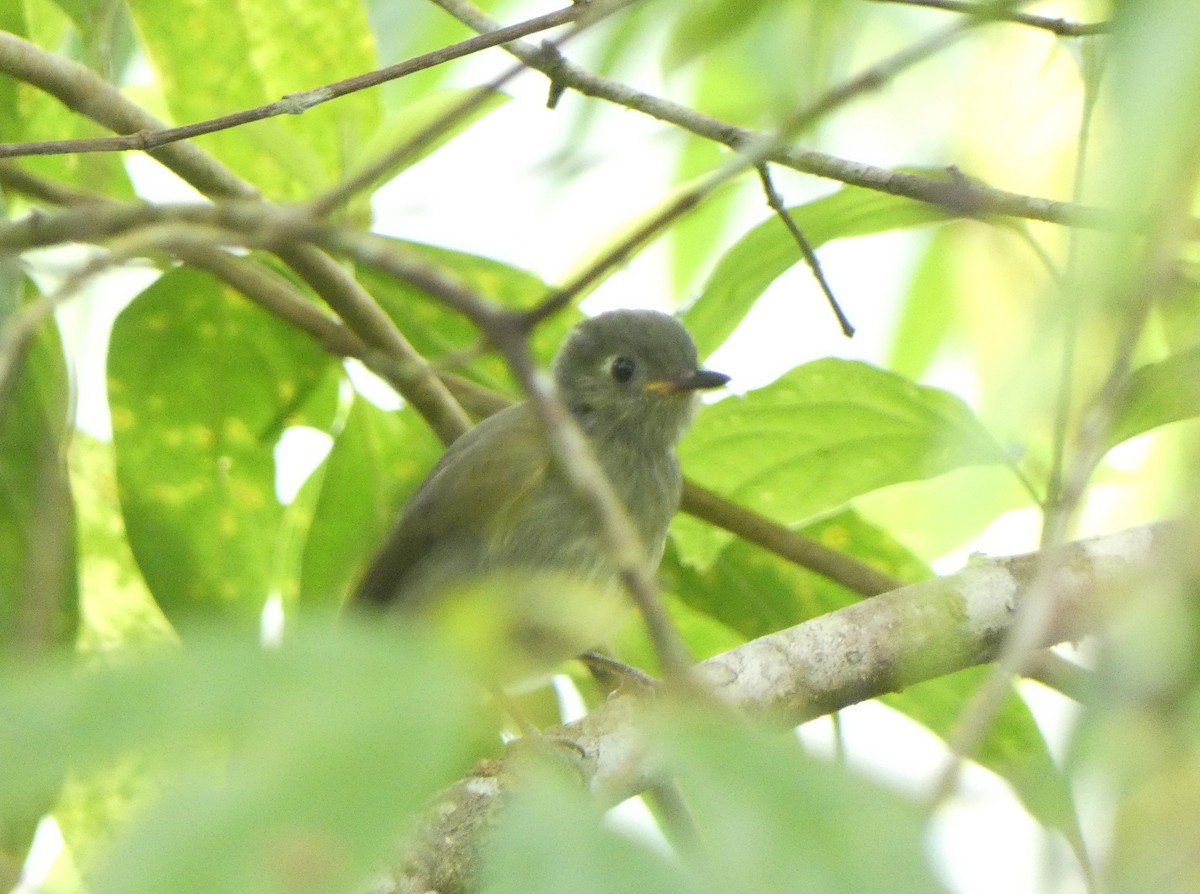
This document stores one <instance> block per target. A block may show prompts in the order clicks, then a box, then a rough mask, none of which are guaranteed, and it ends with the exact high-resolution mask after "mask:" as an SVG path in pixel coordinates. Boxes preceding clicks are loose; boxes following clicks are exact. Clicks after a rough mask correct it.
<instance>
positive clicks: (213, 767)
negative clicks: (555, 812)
mask: <svg viewBox="0 0 1200 894" xmlns="http://www.w3.org/2000/svg"><path fill="white" fill-rule="evenodd" d="M0 716H3V717H5V718H6V720H7V721H8V722H6V723H5V724H3V728H2V729H0V763H2V764H3V766H5V767H20V768H21V772H20V773H4V774H0V822H2V821H3V820H4V819H5V818H6V817H8V816H11V815H13V814H14V813H15V812H17V811H19V810H21V809H23V808H24V807H26V806H28V805H30V804H34V803H38V802H39V801H40V799H42V798H43V797H44V796H45V794H46V792H47V791H48V790H52V789H53V787H54V785H55V780H56V779H57V778H58V777H59V776H60V775H61V774H62V773H63V772H64V771H65V770H66V769H67V768H70V770H71V771H72V773H73V774H76V775H78V776H89V775H91V774H95V773H97V772H104V771H106V770H107V769H108V768H110V767H112V766H113V765H114V764H116V763H118V762H120V761H122V760H124V759H126V758H127V757H128V756H129V755H131V754H132V755H138V756H140V757H141V758H143V760H144V761H145V762H146V765H147V766H148V767H152V768H155V772H156V773H157V778H158V779H160V780H161V782H162V785H161V787H160V795H159V797H157V798H156V799H154V800H153V801H152V802H151V803H149V804H144V805H143V806H142V808H141V809H139V810H138V811H137V812H136V815H135V817H134V818H133V819H132V820H131V821H130V822H128V823H127V824H126V825H125V826H124V827H123V828H121V829H119V830H117V836H116V841H115V843H114V845H113V846H112V848H111V850H110V851H109V853H107V854H106V855H105V856H106V859H104V860H103V861H101V865H99V866H95V867H91V868H92V870H93V873H92V874H93V875H94V882H93V884H92V885H90V886H89V889H90V890H94V891H97V892H101V894H104V892H118V891H119V892H122V894H143V892H144V894H149V892H162V891H256V892H261V894H270V892H276V891H278V892H285V891H287V892H294V891H297V890H321V891H333V890H355V889H357V888H358V887H359V886H360V885H361V884H362V883H363V882H364V881H365V879H366V877H367V876H368V875H369V873H371V872H372V871H373V870H374V869H376V868H377V866H378V865H380V864H381V863H382V862H383V861H384V860H385V859H386V857H387V856H388V855H389V854H390V853H391V852H392V850H393V848H394V847H395V845H396V841H397V840H398V839H399V837H400V835H402V834H403V833H404V832H405V831H407V830H408V828H409V826H410V823H411V822H412V818H413V816H414V815H415V813H416V812H417V811H419V810H421V809H422V808H423V807H424V806H425V805H426V803H427V801H428V799H429V798H430V797H431V796H432V795H433V794H434V793H435V792H436V791H437V790H438V789H439V788H440V787H442V786H444V785H446V784H448V783H449V782H450V781H452V780H453V779H455V778H457V777H458V776H459V775H460V774H461V773H462V772H463V771H464V770H465V769H466V768H467V766H468V765H469V763H470V762H471V761H472V760H473V759H474V758H475V757H476V756H477V755H478V754H479V753H480V751H481V747H482V744H483V741H484V740H483V734H482V732H481V730H480V728H479V726H478V724H477V718H478V717H479V716H480V712H479V711H478V693H477V691H476V689H475V687H474V685H473V684H472V683H471V681H470V680H469V679H467V678H465V677H464V675H463V674H462V671H461V668H460V667H459V666H457V665H456V664H455V663H454V662H452V661H451V660H449V659H448V658H447V657H446V655H445V653H444V652H442V651H441V650H439V649H438V648H436V647H435V646H434V644H433V643H432V642H430V641H429V640H428V639H425V638H422V637H421V635H420V634H419V632H418V631H415V630H408V631H406V632H405V633H404V635H401V633H400V632H399V631H396V630H390V629H384V628H382V627H380V628H378V629H373V630H366V629H359V628H358V627H357V626H354V625H345V624H343V625H338V626H337V627H336V628H334V629H325V630H321V631H311V632H309V633H308V634H307V635H303V636H300V635H294V636H289V638H288V640H287V641H286V642H285V643H284V645H283V647H282V648H280V649H278V650H275V651H264V650H262V649H260V648H258V647H257V646H256V645H255V644H253V643H249V642H246V641H245V640H244V638H240V637H239V638H235V637H232V636H230V635H228V634H226V635H225V636H224V637H217V636H196V637H195V638H194V640H193V641H192V642H191V644H190V645H189V648H187V649H186V650H184V649H160V650H155V651H153V652H150V653H147V654H145V655H143V656H141V657H137V656H127V657H126V660H124V661H121V662H114V663H111V664H97V665H93V666H92V667H91V668H90V669H88V670H87V671H86V672H83V673H80V672H78V670H77V669H75V670H73V669H71V668H67V667H54V666H49V667H43V668H41V669H38V670H36V671H31V670H30V669H29V668H27V667H26V668H21V669H15V668H13V669H8V670H7V673H6V674H4V675H3V676H2V677H0Z"/></svg>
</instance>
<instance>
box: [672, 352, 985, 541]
mask: <svg viewBox="0 0 1200 894" xmlns="http://www.w3.org/2000/svg"><path fill="white" fill-rule="evenodd" d="M680 459H681V461H682V463H683V468H684V470H685V471H686V472H687V474H688V475H690V476H692V477H693V478H695V479H696V480H697V481H699V482H701V483H702V484H704V485H705V486H706V487H709V488H711V489H713V490H715V491H718V492H719V493H721V494H723V495H724V496H727V497H729V498H730V499H732V500H735V501H736V502H738V503H742V504H743V505H745V506H748V507H749V508H751V509H754V510H757V511H759V512H762V513H763V514H765V515H767V516H768V517H770V518H772V519H774V520H775V521H778V522H780V523H782V524H786V525H792V524H796V523H798V522H801V521H805V520H807V519H811V518H812V517H813V516H815V515H818V514H822V513H828V512H831V511H833V510H835V509H837V508H839V507H841V506H842V505H843V504H845V503H846V502H847V501H848V500H851V499H853V498H854V497H856V496H859V495H861V494H865V493H868V492H870V491H873V490H875V489H877V488H881V487H885V486H887V485H889V484H896V483H899V482H902V481H913V480H918V479H922V478H929V477H932V476H935V475H940V474H942V473H944V472H947V471H949V470H951V469H954V468H957V467H959V466H964V465H972V464H984V463H1002V462H1005V457H1004V455H1003V454H1002V453H1001V451H1000V449H999V448H998V447H997V446H996V445H995V443H994V442H993V441H992V439H991V438H990V436H989V435H988V433H987V431H986V430H984V428H983V427H982V426H981V425H980V423H979V422H978V420H977V419H976V418H975V416H974V415H973V414H972V413H971V411H970V410H969V409H968V408H967V406H966V405H965V404H964V403H963V402H962V401H961V400H959V399H958V398H957V397H955V396H953V395H951V394H949V393H948V392H945V391H941V390H939V389H936V388H929V387H925V386H921V385H916V384H914V383H912V382H910V381H909V380H907V379H904V378H902V377H901V376H897V375H895V374H893V373H889V372H885V371H884V370H881V369H878V368H876V367H873V366H869V365H867V364H865V363H860V362H857V361H847V360H837V359H832V358H827V359H824V360H817V361H814V362H812V363H807V364H804V365H803V366H799V367H797V368H795V369H793V370H792V371H791V372H789V373H787V374H786V375H784V376H783V377H781V378H780V379H778V380H777V381H775V382H773V383H772V384H770V385H768V386H767V387H765V388H761V389H759V390H757V391H752V392H750V393H749V394H747V395H746V396H745V397H736V398H727V399H725V400H723V401H720V402H719V403H717V404H715V405H713V406H710V407H706V408H705V409H704V412H702V413H701V414H700V417H699V419H698V420H697V422H696V425H695V426H694V428H693V429H692V431H691V433H690V434H688V436H687V437H685V438H684V440H683V443H682V444H681V445H680ZM696 534H697V536H696V537H694V538H692V537H689V538H687V539H686V540H681V545H680V549H681V552H682V553H683V555H684V559H685V560H686V561H701V562H703V561H705V560H707V559H710V558H711V557H712V555H713V554H714V551H715V549H716V548H718V547H719V546H720V545H721V544H722V543H723V542H725V541H726V540H727V539H728V538H727V537H726V536H723V535H721V534H720V533H719V532H713V533H712V534H711V536H708V537H705V536H701V533H700V532H698V531H697V532H696Z"/></svg>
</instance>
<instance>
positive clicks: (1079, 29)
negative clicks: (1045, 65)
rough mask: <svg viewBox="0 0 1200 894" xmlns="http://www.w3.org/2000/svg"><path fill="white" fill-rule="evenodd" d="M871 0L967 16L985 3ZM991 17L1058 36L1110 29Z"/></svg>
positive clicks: (1021, 15)
mask: <svg viewBox="0 0 1200 894" xmlns="http://www.w3.org/2000/svg"><path fill="white" fill-rule="evenodd" d="M873 2H875V3H895V4H899V5H902V6H923V7H925V8H927V9H941V10H945V11H947V12H957V13H963V14H965V15H969V16H977V15H979V14H980V11H981V10H982V8H983V7H984V6H985V5H986V4H983V3H978V2H962V0H873ZM993 17H994V18H996V19H1000V20H1003V21H1008V22H1014V23H1016V24H1018V25H1028V26H1029V27H1030V28H1040V29H1041V30H1043V31H1049V32H1051V33H1052V34H1057V35H1058V36H1059V37H1094V36H1096V35H1100V34H1107V33H1108V32H1109V31H1111V30H1112V26H1111V25H1110V24H1109V23H1108V22H1069V21H1067V20H1066V19H1052V18H1050V17H1049V16H1039V15H1032V14H1030V13H1025V12H1009V13H1005V14H1003V15H996V16H993Z"/></svg>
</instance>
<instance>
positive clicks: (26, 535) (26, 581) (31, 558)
mask: <svg viewBox="0 0 1200 894" xmlns="http://www.w3.org/2000/svg"><path fill="white" fill-rule="evenodd" d="M0 276H3V282H0V323H2V322H5V321H6V318H7V317H8V315H9V314H11V313H15V312H16V310H17V307H18V304H19V302H18V298H19V296H20V295H21V294H22V290H23V289H24V286H25V284H24V283H23V282H22V281H21V279H20V277H19V276H17V275H16V274H15V272H14V271H13V269H12V267H11V266H9V265H5V266H4V267H0ZM37 297H38V296H37V295H36V292H34V290H33V289H32V288H29V289H28V298H27V300H36V299H37ZM20 304H25V302H20ZM26 306H27V305H26ZM3 347H7V346H3ZM0 354H3V355H4V362H5V363H7V362H16V363H17V364H18V367H17V370H16V376H15V381H13V383H12V386H11V389H12V390H11V392H10V393H8V394H3V395H0V402H2V404H0V406H2V411H0V654H3V653H7V652H29V653H32V652H39V651H42V650H44V649H46V648H48V647H50V646H53V645H62V644H70V643H73V642H74V638H75V631H76V626H77V624H78V620H79V609H78V601H79V592H78V579H77V568H76V561H77V557H76V542H75V508H74V503H73V500H72V496H71V489H70V485H69V483H68V480H67V469H66V460H65V457H64V453H63V451H64V437H65V436H66V428H67V420H68V414H69V404H70V397H69V386H68V381H67V371H66V364H65V361H64V359H63V352H62V344H61V343H60V341H59V337H58V329H57V328H56V327H55V326H54V324H53V323H52V322H51V323H44V324H43V325H42V329H41V331H40V332H39V333H38V335H37V337H36V338H35V339H34V341H33V344H32V345H31V346H30V348H29V352H28V354H27V355H26V356H25V358H24V360H23V362H22V361H21V360H20V358H18V357H16V356H15V355H14V354H12V353H11V352H10V351H0Z"/></svg>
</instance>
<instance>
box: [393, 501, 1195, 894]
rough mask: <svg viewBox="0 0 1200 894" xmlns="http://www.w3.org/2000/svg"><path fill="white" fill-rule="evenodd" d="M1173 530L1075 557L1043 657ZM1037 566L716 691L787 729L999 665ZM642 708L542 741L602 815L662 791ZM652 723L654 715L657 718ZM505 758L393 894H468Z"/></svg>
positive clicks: (853, 616)
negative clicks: (575, 771) (575, 759)
mask: <svg viewBox="0 0 1200 894" xmlns="http://www.w3.org/2000/svg"><path fill="white" fill-rule="evenodd" d="M1180 533H1181V532H1180V530H1179V527H1178V525H1176V524H1171V523H1166V524H1158V525H1152V526H1148V527H1142V528H1131V529H1129V530H1126V531H1121V532H1119V533H1116V534H1109V535H1107V536H1104V537H1097V538H1093V539H1091V540H1084V541H1079V542H1077V543H1071V544H1067V545H1066V546H1064V547H1061V548H1060V549H1059V550H1057V551H1056V552H1055V553H1054V554H1053V555H1052V556H1050V557H1049V558H1051V559H1052V560H1053V565H1054V567H1055V569H1056V570H1055V575H1054V587H1053V597H1054V613H1055V619H1056V624H1055V625H1054V626H1053V627H1052V628H1050V629H1047V630H1046V631H1044V637H1043V641H1042V643H1041V645H1050V644H1053V643H1055V642H1060V641H1063V640H1066V639H1071V638H1076V637H1079V636H1082V635H1084V634H1085V633H1087V632H1089V631H1091V630H1092V629H1093V628H1094V626H1095V624H1096V619H1095V615H1096V611H1095V610H1096V608H1097V606H1096V604H1095V603H1096V602H1097V597H1098V596H1100V595H1103V594H1104V593H1106V592H1108V591H1111V590H1113V589H1115V588H1117V587H1120V586H1123V585H1126V584H1128V583H1130V582H1131V581H1132V580H1135V579H1138V577H1139V573H1140V575H1144V573H1145V571H1146V568H1147V567H1151V566H1152V563H1153V561H1154V560H1155V558H1156V557H1158V558H1161V556H1160V554H1161V553H1165V552H1166V551H1167V550H1169V549H1170V548H1172V547H1176V548H1177V547H1179V546H1180V545H1181V544H1180V543H1179V542H1177V540H1178V539H1179V537H1178V535H1179V534H1180ZM1043 558H1044V557H1042V556H1039V555H1038V554H1030V555H1023V556H1011V557H1006V558H1000V559H986V560H977V561H975V562H973V563H972V564H971V565H969V566H968V567H967V568H966V569H965V570H963V571H961V572H959V573H958V574H954V575H950V576H948V577H945V578H940V579H938V580H932V581H927V582H925V583H920V584H914V585H912V586H909V587H905V588H903V589H900V590H894V591H892V592H890V593H887V594H884V595H881V596H878V597H876V598H875V599H871V600H868V601H866V602H860V603H856V604H855V605H851V606H848V607H847V608H844V609H841V610H839V611H836V612H832V613H830V614H827V615H822V616H821V617H818V618H814V619H812V620H810V621H807V622H805V623H803V624H800V625H799V626H796V627H792V628H790V629H788V630H783V631H780V632H778V633H773V634H770V635H768V636H764V637H761V638H760V639H756V640H753V641H751V642H748V643H746V644H744V645H742V646H739V647H738V648H736V649H733V650H732V651H730V652H726V653H725V654H724V655H718V656H717V657H715V658H711V659H709V660H708V661H705V662H703V663H702V664H700V665H699V666H698V667H697V669H696V671H697V674H698V676H699V677H700V678H701V680H702V681H704V682H705V683H707V685H708V687H709V689H710V691H711V692H713V693H714V694H715V695H716V696H717V697H718V698H719V699H721V700H722V701H723V702H725V703H726V704H728V705H730V706H732V707H734V708H736V709H737V710H739V711H741V712H743V713H745V714H748V715H751V716H754V717H757V718H759V719H760V720H763V721H764V722H767V723H768V724H770V725H772V726H776V727H779V728H786V727H789V726H794V725H797V724H800V723H804V722H806V721H809V720H812V719H814V718H816V717H820V716H822V715H825V714H829V713H832V712H834V711H837V710H839V709H841V708H846V707H849V706H850V705H853V704H856V703H858V702H861V701H864V700H867V699H870V698H875V697H876V696H879V695H884V694H886V693H888V692H893V691H896V690H898V689H902V688H904V687H906V686H911V685H914V684H916V683H919V682H922V681H925V680H929V679H933V678H935V677H940V676H944V675H946V674H949V673H952V672H954V671H957V670H961V669H963V668H966V667H970V666H973V665H977V664H982V663H985V662H989V661H993V660H995V659H996V657H997V656H998V654H999V650H1000V648H1001V646H1002V643H1003V642H1004V640H1005V638H1006V637H1007V636H1008V633H1009V629H1010V627H1011V625H1012V623H1013V618H1014V615H1015V613H1016V612H1017V610H1018V609H1019V606H1020V604H1021V601H1022V599H1024V598H1025V596H1026V594H1027V591H1028V588H1029V587H1030V586H1031V585H1032V583H1033V576H1034V575H1035V573H1036V569H1037V568H1038V567H1040V566H1041V565H1042V564H1044V562H1043V561H1042V560H1043ZM644 707H645V705H644V704H643V703H642V702H641V699H640V697H639V696H637V695H634V694H618V695H617V696H615V697H613V698H610V699H609V700H608V701H607V702H605V703H604V704H602V705H600V706H599V707H598V708H596V709H595V710H594V711H592V713H590V714H588V715H587V716H586V717H584V718H582V719H581V720H579V721H576V722H574V723H570V724H566V725H564V726H561V727H557V728H555V729H551V730H547V731H546V733H547V735H550V736H553V737H555V738H556V739H561V740H563V741H568V742H571V743H572V744H573V745H574V746H575V747H576V748H577V749H578V750H579V753H580V754H581V755H582V758H581V760H580V763H579V770H580V772H581V774H582V776H583V778H584V781H585V782H586V784H587V785H588V786H589V787H590V788H591V790H592V791H593V793H595V795H596V797H597V798H598V799H599V800H600V801H601V802H602V803H603V804H615V803H618V802H619V801H622V800H624V799H625V798H628V797H631V796H633V795H635V794H638V793H639V792H641V791H644V790H645V789H646V788H648V787H649V786H650V785H652V784H654V783H655V782H656V781H657V779H658V777H659V775H660V768H659V767H658V765H657V763H656V758H655V755H654V754H653V752H652V751H651V750H650V749H649V746H648V744H647V742H646V741H645V740H644V739H643V737H642V736H641V735H640V733H639V716H640V713H641V711H642V709H643V708H644ZM650 709H651V710H653V706H652V705H651V706H650ZM509 763H510V759H508V758H506V759H504V760H502V761H498V762H497V761H491V762H487V763H485V764H482V765H480V766H479V767H478V768H477V769H476V771H474V773H473V775H471V776H469V777H467V778H466V779H464V780H463V781H462V782H460V783H459V784H457V785H456V786H454V787H453V788H451V789H450V790H448V791H447V792H445V793H443V796H442V797H441V798H440V799H439V800H438V802H437V803H436V804H435V805H434V806H433V807H432V808H431V810H430V811H429V812H428V814H427V818H426V824H425V826H424V828H422V829H421V831H420V835H419V838H418V840H417V841H416V844H415V845H414V846H413V848H412V849H411V850H410V852H409V853H407V854H405V856H404V862H403V864H402V866H398V867H397V869H396V870H395V871H394V872H393V873H392V875H391V877H390V878H389V879H388V880H387V884H388V885H389V886H390V887H388V888H387V889H388V890H394V891H402V892H418V891H427V890H437V891H439V892H442V894H454V892H459V891H463V890H466V889H467V888H466V886H468V885H469V884H470V882H471V881H472V879H473V877H474V872H475V871H477V870H478V867H479V850H480V845H481V842H482V840H483V838H484V836H485V835H486V834H487V830H488V827H489V824H490V823H491V822H492V821H493V820H494V818H495V816H496V812H497V810H499V809H500V807H501V806H502V803H503V800H504V798H505V796H506V793H507V790H508V789H507V786H508V770H509V767H508V764H509Z"/></svg>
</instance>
